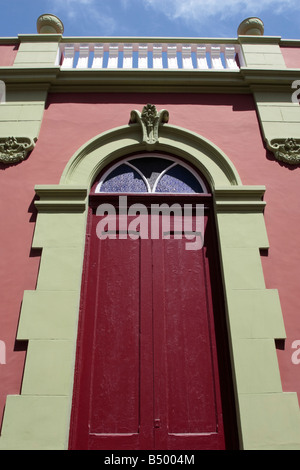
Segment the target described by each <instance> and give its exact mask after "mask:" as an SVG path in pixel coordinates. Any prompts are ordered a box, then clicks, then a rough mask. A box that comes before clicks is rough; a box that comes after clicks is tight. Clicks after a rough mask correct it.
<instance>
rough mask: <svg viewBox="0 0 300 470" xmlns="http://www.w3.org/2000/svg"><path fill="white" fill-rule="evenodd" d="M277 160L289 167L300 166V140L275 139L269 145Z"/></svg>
mask: <svg viewBox="0 0 300 470" xmlns="http://www.w3.org/2000/svg"><path fill="white" fill-rule="evenodd" d="M268 148H269V150H271V151H272V152H273V154H274V155H275V158H276V160H279V161H281V162H284V163H288V164H289V165H299V164H300V139H294V138H291V137H290V138H288V139H274V140H272V141H271V142H270V143H269V144H268Z"/></svg>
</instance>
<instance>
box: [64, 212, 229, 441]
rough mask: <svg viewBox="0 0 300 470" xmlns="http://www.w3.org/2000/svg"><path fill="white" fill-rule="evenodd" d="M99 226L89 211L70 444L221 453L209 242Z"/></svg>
mask: <svg viewBox="0 0 300 470" xmlns="http://www.w3.org/2000/svg"><path fill="white" fill-rule="evenodd" d="M98 222H99V217H96V216H95V214H93V215H92V212H91V215H90V218H89V227H88V237H87V247H86V259H85V275H84V278H83V279H84V280H83V288H82V303H81V315H80V324H79V337H78V352H77V365H76V373H75V384H74V400H73V411H72V424H71V433H70V447H71V448H73V449H106V450H107V449H114V450H123V449H159V450H168V449H181V450H183V449H224V448H225V436H224V426H223V414H222V403H221V392H220V383H219V371H218V360H217V350H216V337H215V328H214V315H213V306H212V295H211V286H210V272H209V262H208V257H207V244H205V245H204V247H203V248H202V249H201V250H196V251H193V250H187V249H186V239H185V238H184V237H181V238H176V237H175V236H173V235H171V236H170V238H169V239H165V238H162V237H159V238H158V239H151V238H150V237H149V238H148V239H142V238H140V237H137V238H136V239H132V238H130V237H127V238H121V239H120V238H119V235H117V238H116V239H112V238H106V239H102V240H100V239H99V238H98V237H97V236H96V228H97V224H98ZM207 223H208V216H207V215H206V216H205V225H206V226H207ZM149 225H150V219H149ZM209 238H210V237H209Z"/></svg>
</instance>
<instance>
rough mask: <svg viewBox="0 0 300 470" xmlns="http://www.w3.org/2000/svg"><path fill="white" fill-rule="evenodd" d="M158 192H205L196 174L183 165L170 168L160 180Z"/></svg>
mask: <svg viewBox="0 0 300 470" xmlns="http://www.w3.org/2000/svg"><path fill="white" fill-rule="evenodd" d="M155 192H157V193H203V188H202V186H201V184H200V183H199V181H198V180H197V179H196V178H195V176H194V175H193V174H192V173H191V172H190V171H189V170H187V169H186V168H184V167H182V166H181V165H176V166H174V167H173V168H171V169H170V170H168V171H167V172H166V173H165V174H164V175H163V176H162V177H161V179H160V180H159V182H158V184H157V187H156V190H155Z"/></svg>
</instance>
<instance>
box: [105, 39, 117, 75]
mask: <svg viewBox="0 0 300 470" xmlns="http://www.w3.org/2000/svg"><path fill="white" fill-rule="evenodd" d="M118 58H119V44H110V45H109V57H108V63H107V68H108V69H117V68H118Z"/></svg>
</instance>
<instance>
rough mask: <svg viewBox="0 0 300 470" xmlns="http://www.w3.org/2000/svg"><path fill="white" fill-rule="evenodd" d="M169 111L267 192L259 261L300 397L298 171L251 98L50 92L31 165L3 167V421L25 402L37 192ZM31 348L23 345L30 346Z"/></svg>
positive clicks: (282, 355) (287, 369) (282, 353)
mask: <svg viewBox="0 0 300 470" xmlns="http://www.w3.org/2000/svg"><path fill="white" fill-rule="evenodd" d="M148 102H150V103H153V104H155V105H156V107H157V109H158V110H160V109H167V110H168V111H169V114H170V120H169V123H170V124H172V125H174V126H181V127H183V128H187V129H189V130H190V131H192V132H196V133H197V134H200V135H202V136H203V137H205V138H206V139H208V140H210V141H211V142H213V143H214V144H215V145H217V146H218V147H219V148H220V149H222V151H223V152H224V153H225V154H226V155H227V156H228V157H229V159H230V160H231V161H232V163H233V164H234V165H235V168H236V169H237V171H238V173H239V176H240V178H241V180H242V182H243V184H244V185H264V186H266V193H265V200H266V202H267V206H266V210H265V221H266V228H267V233H268V237H269V243H270V249H269V252H268V254H267V256H262V263H263V269H264V274H265V283H266V287H267V288H270V289H278V292H279V297H280V301H281V305H282V311H283V317H284V323H285V327H286V333H287V339H286V345H285V349H278V351H277V353H278V358H279V364H280V372H281V376H282V381H283V390H284V391H293V392H295V391H296V392H298V394H299V396H300V385H299V384H300V380H299V379H300V365H297V364H294V363H293V362H292V360H291V358H292V353H293V352H294V350H292V348H291V345H292V343H293V342H294V341H295V340H297V339H299V340H300V326H299V324H300V322H299V321H298V312H299V311H300V295H298V277H299V276H298V273H299V268H298V266H299V265H300V263H299V261H300V260H299V257H300V255H299V250H297V239H298V233H299V229H300V218H299V215H298V207H297V203H296V201H297V200H298V198H299V191H300V190H299V183H298V180H299V176H298V172H299V169H298V168H297V167H296V168H291V167H288V166H284V165H282V164H280V163H278V162H277V161H275V160H274V157H273V154H271V153H270V152H268V151H266V149H265V147H264V143H263V139H262V135H261V130H260V126H259V121H258V116H257V111H256V106H255V102H254V99H253V97H252V95H235V94H232V95H224V94H216V95H214V94H204V95H202V94H187V95H179V94H154V93H152V94H150V93H149V94H146V93H143V94H138V93H137V94H128V93H127V94H121V93H113V94H109V93H105V94H101V93H97V94H92V93H85V94H71V93H70V94H53V93H49V95H48V99H47V102H46V106H45V112H44V117H43V121H42V124H41V128H40V133H39V137H38V141H37V143H36V146H35V148H34V150H33V151H32V152H31V154H30V155H29V157H28V159H27V160H25V161H23V162H22V163H20V164H17V165H12V166H8V167H6V166H5V165H1V172H0V204H1V217H2V221H1V232H0V237H1V245H0V246H1V247H2V248H1V251H2V252H1V264H2V268H1V271H0V276H1V277H0V285H1V289H2V294H1V295H2V302H1V316H0V321H1V324H0V331H1V336H0V339H1V340H3V341H5V343H6V345H7V351H6V352H7V361H6V362H7V363H6V364H5V365H1V366H0V374H1V380H0V383H1V391H0V394H1V402H0V406H1V413H2V410H3V407H4V404H5V397H6V395H7V394H8V395H14V394H18V393H19V391H20V387H21V383H22V373H23V364H24V360H25V351H24V350H21V351H13V349H14V342H15V338H16V331H17V326H18V321H19V313H20V308H21V303H22V299H23V292H24V290H34V288H35V283H36V279H37V273H38V268H39V260H40V258H39V252H38V251H36V252H34V250H33V251H31V243H32V238H33V234H34V226H35V224H34V222H35V215H36V214H35V209H34V206H33V198H34V196H35V190H34V187H35V185H46V184H50V185H52V184H58V183H59V180H60V178H61V174H62V172H63V170H64V168H65V166H66V165H67V163H68V161H69V160H70V158H71V157H72V155H73V154H74V153H75V152H76V151H77V150H78V149H79V148H80V147H81V146H82V145H83V144H85V143H86V142H87V141H88V140H89V139H91V138H93V137H95V136H96V135H98V134H100V133H103V132H105V131H108V130H110V129H112V128H115V127H118V126H123V125H125V124H127V123H128V122H129V117H130V111H131V110H133V109H138V110H141V109H142V107H143V106H144V105H145V104H146V103H148ZM23 349H24V347H23Z"/></svg>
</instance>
